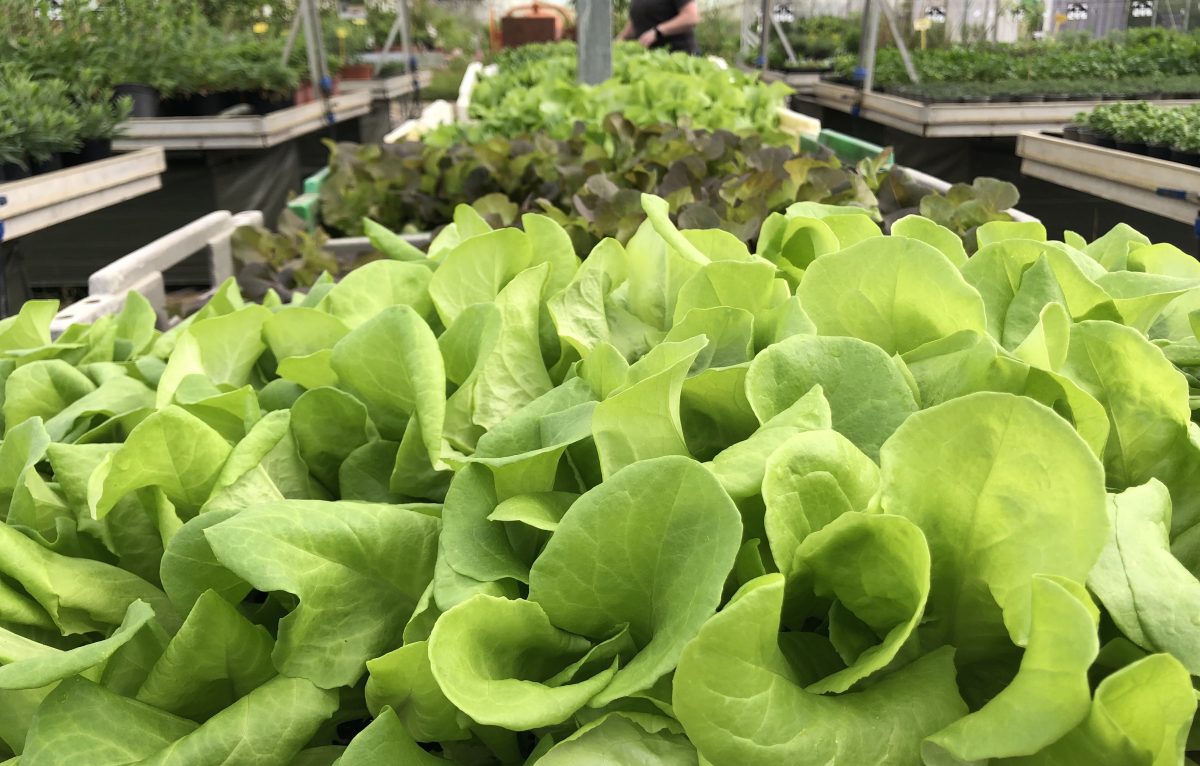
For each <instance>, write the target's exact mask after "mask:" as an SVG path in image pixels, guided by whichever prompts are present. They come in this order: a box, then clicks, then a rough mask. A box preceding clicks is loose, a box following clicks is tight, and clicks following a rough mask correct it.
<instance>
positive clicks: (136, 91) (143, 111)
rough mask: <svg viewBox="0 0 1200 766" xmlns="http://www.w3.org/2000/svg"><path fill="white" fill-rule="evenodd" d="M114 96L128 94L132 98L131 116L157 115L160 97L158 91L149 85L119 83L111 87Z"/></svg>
mask: <svg viewBox="0 0 1200 766" xmlns="http://www.w3.org/2000/svg"><path fill="white" fill-rule="evenodd" d="M113 95H114V96H129V98H131V99H132V100H133V111H132V112H131V115H132V116H133V117H157V116H158V115H159V104H160V98H159V95H158V91H156V90H155V89H154V88H151V87H150V86H149V85H141V84H138V83H121V84H120V85H117V86H115V87H114V88H113Z"/></svg>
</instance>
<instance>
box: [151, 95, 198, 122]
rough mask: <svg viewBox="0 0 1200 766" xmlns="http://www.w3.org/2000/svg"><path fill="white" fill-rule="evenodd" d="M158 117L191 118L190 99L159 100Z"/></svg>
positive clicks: (180, 97)
mask: <svg viewBox="0 0 1200 766" xmlns="http://www.w3.org/2000/svg"><path fill="white" fill-rule="evenodd" d="M158 114H159V116H160V117H191V116H192V99H191V97H190V96H171V97H170V98H164V99H161V100H160V101H159V103H158Z"/></svg>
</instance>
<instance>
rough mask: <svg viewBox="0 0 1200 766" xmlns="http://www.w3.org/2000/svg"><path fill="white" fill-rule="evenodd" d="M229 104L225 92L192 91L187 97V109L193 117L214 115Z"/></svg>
mask: <svg viewBox="0 0 1200 766" xmlns="http://www.w3.org/2000/svg"><path fill="white" fill-rule="evenodd" d="M229 106H230V102H229V98H228V95H227V94H225V93H194V94H192V96H191V98H189V99H188V111H189V112H190V113H191V115H192V116H193V117H216V116H217V115H218V114H220V113H221V112H222V111H224V110H225V109H227V108H228V107H229Z"/></svg>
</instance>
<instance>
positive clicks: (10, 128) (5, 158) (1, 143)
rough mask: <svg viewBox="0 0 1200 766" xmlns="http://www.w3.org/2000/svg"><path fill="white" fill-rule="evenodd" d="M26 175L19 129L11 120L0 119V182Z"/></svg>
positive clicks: (26, 161)
mask: <svg viewBox="0 0 1200 766" xmlns="http://www.w3.org/2000/svg"><path fill="white" fill-rule="evenodd" d="M0 103H2V101H0ZM28 176H29V160H28V158H27V157H26V155H25V146H24V144H22V143H21V135H20V130H19V129H18V127H17V125H16V123H15V122H13V121H10V120H5V121H0V182H5V181H19V180H21V179H22V178H27V177H28Z"/></svg>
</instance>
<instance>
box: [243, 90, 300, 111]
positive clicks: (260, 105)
mask: <svg viewBox="0 0 1200 766" xmlns="http://www.w3.org/2000/svg"><path fill="white" fill-rule="evenodd" d="M245 100H246V103H248V104H250V108H251V109H253V110H254V113H255V114H270V113H271V112H278V111H279V110H280V109H287V108H288V107H289V106H293V105H295V104H297V103H299V102H298V101H297V100H296V94H295V93H247V94H245Z"/></svg>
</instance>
